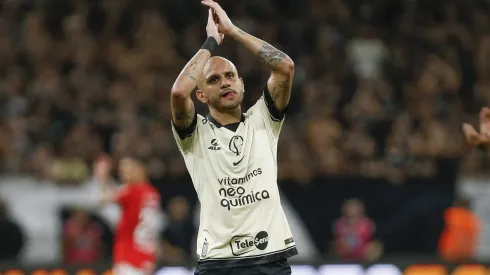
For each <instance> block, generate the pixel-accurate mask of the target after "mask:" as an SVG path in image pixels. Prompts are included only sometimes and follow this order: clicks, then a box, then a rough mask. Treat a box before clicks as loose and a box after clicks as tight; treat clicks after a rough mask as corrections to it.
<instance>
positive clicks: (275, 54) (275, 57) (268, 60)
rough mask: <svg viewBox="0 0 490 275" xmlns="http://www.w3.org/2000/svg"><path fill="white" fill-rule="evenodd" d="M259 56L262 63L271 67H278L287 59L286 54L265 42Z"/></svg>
mask: <svg viewBox="0 0 490 275" xmlns="http://www.w3.org/2000/svg"><path fill="white" fill-rule="evenodd" d="M257 55H258V56H259V59H260V61H262V62H263V63H264V64H266V65H269V66H271V65H276V64H277V63H279V62H281V61H283V60H284V59H286V57H287V56H286V54H285V53H283V52H281V51H280V50H278V49H276V48H274V47H273V46H271V45H270V44H269V43H267V42H264V44H263V45H262V48H260V49H259V52H258V53H257Z"/></svg>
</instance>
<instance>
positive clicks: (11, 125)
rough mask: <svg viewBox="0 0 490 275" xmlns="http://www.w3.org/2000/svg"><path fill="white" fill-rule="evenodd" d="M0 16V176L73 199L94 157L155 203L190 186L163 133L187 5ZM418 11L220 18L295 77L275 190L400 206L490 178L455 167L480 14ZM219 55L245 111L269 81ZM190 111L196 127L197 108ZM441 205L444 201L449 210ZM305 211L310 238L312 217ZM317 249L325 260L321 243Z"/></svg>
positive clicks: (479, 70) (240, 59)
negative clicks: (142, 165) (124, 162)
mask: <svg viewBox="0 0 490 275" xmlns="http://www.w3.org/2000/svg"><path fill="white" fill-rule="evenodd" d="M4 2H5V3H4V4H3V5H1V9H0V23H1V24H0V172H2V174H28V175H30V176H33V177H36V178H37V179H40V180H43V182H46V180H53V181H55V182H57V183H58V184H65V185H66V184H70V185H73V184H78V183H80V182H82V181H84V180H85V179H87V177H88V176H89V174H90V173H89V170H90V169H89V166H90V165H91V163H93V161H94V160H95V158H96V157H97V156H98V155H99V154H100V153H102V152H105V153H108V154H110V155H111V156H114V158H115V159H114V161H116V162H117V161H118V159H119V158H120V157H121V156H123V155H125V154H127V153H128V152H138V153H139V154H141V155H145V156H146V157H148V158H149V159H151V163H150V167H149V170H150V171H149V172H150V174H151V177H152V179H154V180H155V182H158V183H160V182H165V184H162V186H160V187H161V188H159V190H173V191H175V193H179V194H183V192H182V189H185V188H183V187H181V186H182V185H181V183H182V182H190V180H189V178H188V174H187V173H186V169H185V163H184V162H183V160H182V158H181V157H180V155H179V154H178V151H177V147H176V146H175V143H174V141H173V137H172V133H171V128H170V123H169V121H170V108H169V91H170V89H171V85H172V83H173V81H174V79H175V77H176V76H177V74H178V73H179V71H180V70H181V68H182V67H183V66H184V64H185V62H187V60H188V59H189V58H190V57H191V56H192V55H193V54H194V53H195V51H196V50H197V49H198V48H199V47H200V45H201V43H202V41H203V40H204V37H203V35H204V34H205V30H204V26H205V11H204V10H203V9H202V8H201V7H200V5H199V3H195V2H193V1H184V0H181V1H122V0H121V1H115V0H100V1H88V2H87V1H74V0H66V1H15V0H14V1H4ZM426 2H427V1H393V0H377V1H355V0H334V1H322V0H308V1H269V0H263V1H224V2H223V5H225V10H227V11H229V15H230V17H231V19H232V20H233V21H234V22H235V23H236V24H237V26H240V27H242V28H244V29H246V30H247V31H250V32H251V33H254V34H257V36H259V37H261V38H263V39H265V40H267V41H270V42H271V44H273V45H275V46H276V45H277V47H279V48H281V49H282V50H284V51H286V52H287V53H288V54H289V55H290V56H291V57H292V58H293V60H294V61H295V64H296V67H295V70H296V73H295V80H294V87H293V93H292V95H291V98H292V100H291V104H290V106H289V110H288V118H287V119H286V120H285V122H284V126H283V132H282V134H281V138H280V141H279V142H280V145H279V146H278V162H279V176H280V186H281V184H284V182H287V183H292V184H294V185H297V186H300V187H298V188H301V190H302V191H304V193H308V192H310V191H311V193H322V191H321V190H323V188H325V189H328V188H329V187H328V186H326V185H328V184H331V183H339V184H344V183H345V182H350V183H352V182H356V183H357V182H360V183H364V182H366V183H367V184H376V185H377V186H378V185H379V186H383V188H384V189H382V190H383V191H386V192H392V191H393V190H391V189H389V188H390V187H387V185H396V186H397V187H399V188H401V189H403V188H407V189H408V190H412V189H410V188H420V189H417V190H423V191H421V192H412V193H410V192H405V191H406V190H405V189H403V196H404V197H403V198H404V199H405V200H401V199H400V200H399V201H398V204H399V205H398V206H400V205H401V204H404V203H405V202H406V201H410V200H411V199H414V198H419V197H422V196H425V195H426V194H429V193H428V191H427V190H429V189H431V188H434V189H435V187H434V186H437V188H440V190H443V191H444V192H445V191H446V190H453V189H454V188H452V185H454V184H455V181H456V178H457V176H459V174H460V173H461V176H463V177H464V176H471V177H478V178H488V177H490V154H489V153H490V152H489V151H482V150H476V149H475V150H470V151H468V152H467V149H468V148H467V146H466V145H465V143H464V140H463V136H462V134H461V127H460V125H461V122H462V121H468V120H467V118H472V117H475V118H476V116H473V115H474V114H475V113H476V112H477V111H478V110H479V108H480V107H482V106H490V81H489V80H488V79H490V78H489V77H490V34H489V31H490V20H489V17H488V14H489V12H490V5H489V4H488V1H485V0H474V1H450V2H451V3H446V2H447V1H446V2H445V1H433V2H431V3H430V4H427V3H426ZM228 5H229V6H230V7H231V8H228V7H227V6H228ZM441 7H444V8H441ZM271 18H278V19H277V20H271ZM217 54H218V55H223V56H225V57H227V58H230V59H231V60H234V61H235V65H236V66H237V68H238V71H239V72H240V74H241V76H242V77H243V79H244V82H245V87H246V98H245V101H244V102H245V104H244V106H243V107H244V109H246V108H248V107H250V105H251V104H252V103H254V102H255V100H256V99H257V98H258V97H259V96H260V95H261V93H262V90H263V87H264V85H265V81H266V77H267V76H268V74H267V73H266V72H265V71H264V70H262V68H263V67H260V66H259V65H258V62H257V60H256V59H254V58H250V57H251V56H250V53H248V51H246V50H245V49H243V47H239V46H236V43H229V42H225V43H224V44H223V45H222V46H220V47H219V50H218V52H217ZM196 110H198V112H199V113H202V114H203V113H205V112H206V111H207V110H205V108H204V107H203V106H202V104H196ZM468 122H473V124H474V125H476V123H475V121H471V119H470V120H469V121H468ZM460 160H462V161H461V169H459V168H460V162H459V161H460ZM352 178H355V181H354V180H353V181H349V179H352ZM373 182H375V183H373ZM385 183H387V185H385ZM189 184H190V183H189ZM282 186H284V185H282ZM426 186H429V187H427V189H425V187H426ZM380 188H381V187H380ZM191 189H192V188H187V189H185V190H186V191H185V192H187V190H191ZM345 189H349V187H345ZM292 190H296V189H292ZM440 190H438V192H437V194H440V192H439V191H440ZM349 191H355V190H349ZM426 191H427V192H426ZM393 192H396V191H393ZM452 192H453V191H448V192H447V193H444V195H445V196H447V201H448V202H449V201H452V199H453V198H452V195H453V193H452ZM311 193H309V194H311ZM300 194H303V193H300V192H294V191H292V192H290V193H288V194H286V195H287V196H290V199H291V200H292V199H294V198H298V197H300ZM397 194H398V193H397ZM185 195H186V196H187V197H190V196H191V195H188V193H185ZM192 195H193V196H195V194H192ZM369 195H370V194H367V195H366V196H369ZM167 196H171V195H167ZM349 196H352V194H349ZM372 196H374V195H372ZM346 197H347V196H346ZM309 199H310V198H306V199H303V200H298V201H299V203H298V204H301V203H304V201H309ZM325 201H326V200H319V202H318V203H319V205H320V207H317V209H322V208H323V207H324V203H325ZM448 202H444V207H447V205H448ZM379 203H380V204H382V203H384V202H379ZM295 208H297V209H299V208H301V207H300V205H299V206H298V205H295ZM379 208H383V207H379ZM402 208H403V207H401V206H400V207H399V208H395V209H402ZM442 208H443V207H441V209H442ZM303 209H305V210H304V212H300V214H301V215H302V218H303V219H304V220H305V223H307V224H309V225H310V228H309V229H310V230H311V231H314V229H312V228H314V226H315V225H317V224H318V223H320V222H319V220H318V219H319V218H318V216H321V215H317V216H315V215H312V214H311V211H312V210H311V209H306V207H305V208H303ZM315 211H319V210H315ZM303 214H304V215H303ZM385 214H386V213H385ZM389 216H396V213H388V214H386V216H384V217H389ZM332 219H333V214H332V217H331V218H327V217H325V218H324V220H323V221H322V223H323V226H324V227H325V226H328V225H330V223H331V222H332ZM386 219H388V218H386ZM383 225H384V223H383ZM400 231H403V230H400ZM318 236H321V237H317V238H316V241H317V243H318V244H319V246H322V247H323V246H324V245H323V244H324V243H325V242H326V241H327V240H325V239H321V238H326V237H325V235H321V234H318ZM426 243H428V242H426ZM182 246H184V247H187V246H186V245H182ZM434 248H435V246H431V247H430V249H429V248H427V251H434ZM186 251H187V250H186ZM177 254H178V253H177ZM184 254H186V255H187V254H188V253H187V252H186V253H184ZM190 254H193V253H190Z"/></svg>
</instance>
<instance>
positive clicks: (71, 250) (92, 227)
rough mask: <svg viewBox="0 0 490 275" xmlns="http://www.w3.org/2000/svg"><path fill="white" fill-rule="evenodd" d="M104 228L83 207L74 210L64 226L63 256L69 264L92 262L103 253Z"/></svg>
mask: <svg viewBox="0 0 490 275" xmlns="http://www.w3.org/2000/svg"><path fill="white" fill-rule="evenodd" d="M102 234H103V229H102V228H101V227H100V225H99V224H98V223H97V222H95V221H94V220H92V218H91V217H90V214H89V213H88V212H87V211H85V210H83V209H76V210H73V212H72V213H71V216H70V218H68V220H67V221H66V222H65V224H64V226H63V242H62V245H63V256H64V262H65V263H68V264H90V263H94V262H96V261H98V260H99V259H100V256H101V255H103V253H102V249H103V243H102Z"/></svg>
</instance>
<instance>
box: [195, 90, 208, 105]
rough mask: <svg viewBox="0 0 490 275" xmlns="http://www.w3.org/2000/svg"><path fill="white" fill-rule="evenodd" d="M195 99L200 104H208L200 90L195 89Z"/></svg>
mask: <svg viewBox="0 0 490 275" xmlns="http://www.w3.org/2000/svg"><path fill="white" fill-rule="evenodd" d="M196 97H197V99H198V100H199V101H201V102H202V103H204V104H206V103H207V102H208V99H207V98H206V96H205V95H204V92H203V91H202V90H200V89H197V90H196Z"/></svg>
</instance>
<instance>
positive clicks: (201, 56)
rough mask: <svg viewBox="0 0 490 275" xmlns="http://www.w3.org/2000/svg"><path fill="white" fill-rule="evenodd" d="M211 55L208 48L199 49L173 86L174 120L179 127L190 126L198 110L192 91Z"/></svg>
mask: <svg viewBox="0 0 490 275" xmlns="http://www.w3.org/2000/svg"><path fill="white" fill-rule="evenodd" d="M210 57H211V53H210V52H209V51H208V50H202V49H201V50H199V51H198V52H197V53H196V55H194V57H192V59H191V60H190V61H189V62H188V63H187V65H186V66H185V67H184V69H183V70H182V72H181V73H180V74H179V76H178V77H177V80H175V83H174V85H173V86H172V90H171V93H170V105H171V108H172V121H173V123H174V125H175V126H177V127H178V128H181V129H185V128H187V127H189V126H190V125H191V123H192V121H193V119H194V116H195V112H196V111H195V109H194V103H193V102H192V99H191V93H192V91H193V90H194V89H195V88H196V87H197V83H198V78H199V77H200V74H201V73H202V71H203V69H204V66H205V65H206V62H207V60H208V59H209V58H210Z"/></svg>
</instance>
